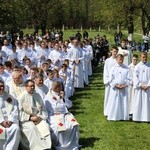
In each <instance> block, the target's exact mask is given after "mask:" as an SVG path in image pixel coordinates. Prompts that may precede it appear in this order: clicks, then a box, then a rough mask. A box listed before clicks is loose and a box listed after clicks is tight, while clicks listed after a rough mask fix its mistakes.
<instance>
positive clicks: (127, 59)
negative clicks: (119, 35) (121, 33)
mask: <svg viewBox="0 0 150 150" xmlns="http://www.w3.org/2000/svg"><path fill="white" fill-rule="evenodd" d="M118 50H119V51H118V54H122V55H123V56H124V62H123V63H124V64H125V65H126V66H128V65H130V64H131V62H132V52H131V49H129V48H127V40H126V39H123V40H122V41H121V46H120V47H118Z"/></svg>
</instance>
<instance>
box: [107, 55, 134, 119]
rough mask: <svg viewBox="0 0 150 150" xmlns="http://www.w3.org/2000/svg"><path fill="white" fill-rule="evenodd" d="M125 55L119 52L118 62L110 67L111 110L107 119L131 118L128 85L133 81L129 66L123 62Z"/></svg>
mask: <svg viewBox="0 0 150 150" xmlns="http://www.w3.org/2000/svg"><path fill="white" fill-rule="evenodd" d="M123 58H124V56H123V55H121V54H118V55H117V57H116V60H117V64H116V65H114V66H113V67H112V68H111V69H110V74H109V84H110V86H111V88H110V96H109V100H108V101H109V105H108V106H109V109H108V110H109V111H108V116H107V120H114V121H116V120H129V110H128V86H129V85H130V82H131V76H130V73H129V68H128V67H127V66H126V65H124V64H123Z"/></svg>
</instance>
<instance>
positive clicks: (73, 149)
mask: <svg viewBox="0 0 150 150" xmlns="http://www.w3.org/2000/svg"><path fill="white" fill-rule="evenodd" d="M61 90H62V85H61V83H60V82H58V81H54V82H53V83H52V89H51V90H50V91H49V92H48V94H47V95H46V96H45V98H44V100H45V106H46V109H47V112H48V121H49V125H50V127H51V129H52V132H51V134H52V143H53V147H54V148H55V149H56V150H78V149H79V144H78V141H79V124H78V122H77V121H76V119H75V118H74V116H73V115H72V114H71V113H70V112H69V111H68V108H70V107H71V106H72V102H71V101H70V100H68V99H64V92H63V91H61Z"/></svg>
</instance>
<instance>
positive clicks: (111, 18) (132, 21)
mask: <svg viewBox="0 0 150 150" xmlns="http://www.w3.org/2000/svg"><path fill="white" fill-rule="evenodd" d="M0 3H1V5H0V8H1V13H0V25H1V27H3V26H5V25H9V26H12V27H15V26H19V27H21V28H23V27H27V26H29V27H35V26H38V27H39V28H40V27H41V25H45V26H47V28H53V27H55V28H62V26H63V25H65V26H66V27H69V28H71V27H74V28H79V27H81V26H82V27H83V28H89V27H92V28H98V27H99V26H101V27H103V28H106V27H108V26H109V27H112V28H116V27H117V26H118V25H120V26H122V27H124V28H126V29H128V32H129V33H133V32H134V29H135V27H137V25H136V23H137V22H138V24H139V27H141V28H142V29H143V32H144V31H145V30H150V9H149V8H150V2H149V0H126V1H124V0H119V1H118V0H55V1H54V0H36V1H29V0H11V1H9V0H5V1H2V0H0Z"/></svg>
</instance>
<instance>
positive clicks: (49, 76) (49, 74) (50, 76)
mask: <svg viewBox="0 0 150 150" xmlns="http://www.w3.org/2000/svg"><path fill="white" fill-rule="evenodd" d="M46 74H47V79H46V80H45V81H44V84H45V85H46V86H47V87H48V89H49V90H50V89H51V87H52V83H53V78H54V74H53V71H52V70H50V69H48V70H47V71H46Z"/></svg>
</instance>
